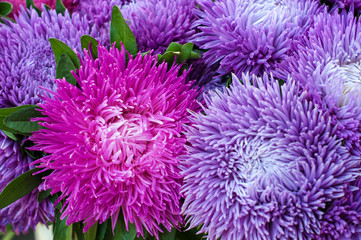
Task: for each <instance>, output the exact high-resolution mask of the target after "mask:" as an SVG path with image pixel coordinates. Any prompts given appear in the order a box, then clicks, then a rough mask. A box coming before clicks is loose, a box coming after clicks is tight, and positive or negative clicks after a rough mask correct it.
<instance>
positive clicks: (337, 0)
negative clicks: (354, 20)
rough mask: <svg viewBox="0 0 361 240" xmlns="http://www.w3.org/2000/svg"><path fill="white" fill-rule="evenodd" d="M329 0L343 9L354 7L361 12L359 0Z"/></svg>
mask: <svg viewBox="0 0 361 240" xmlns="http://www.w3.org/2000/svg"><path fill="white" fill-rule="evenodd" d="M328 2H330V3H333V4H335V6H337V7H339V8H341V9H345V8H349V7H352V8H353V9H354V10H355V11H356V12H361V2H360V1H359V0H328Z"/></svg>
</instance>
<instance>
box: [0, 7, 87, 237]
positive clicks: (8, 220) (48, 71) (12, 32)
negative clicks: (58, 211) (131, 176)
mask: <svg viewBox="0 0 361 240" xmlns="http://www.w3.org/2000/svg"><path fill="white" fill-rule="evenodd" d="M15 20H16V22H17V23H12V22H10V21H8V22H7V23H6V24H2V25H1V27H0V108H4V107H15V106H19V105H24V104H35V103H38V102H40V101H42V100H41V98H40V97H39V94H43V92H44V91H43V90H42V89H41V88H40V86H43V87H46V88H49V89H53V90H54V89H55V88H56V86H55V84H54V82H53V81H51V78H54V77H55V65H56V64H55V60H54V56H53V52H52V50H51V46H50V43H49V41H48V39H49V38H50V37H56V38H59V39H61V40H63V41H65V42H67V43H68V44H69V45H70V46H72V47H74V48H76V49H78V50H80V49H81V48H80V36H81V35H83V34H85V33H87V29H88V28H87V25H86V23H85V22H84V21H83V20H81V19H80V18H79V16H78V15H76V14H74V15H73V16H72V18H70V16H69V14H68V13H67V12H65V15H64V16H62V15H61V14H60V15H57V13H56V12H55V10H50V11H45V9H44V11H43V12H42V15H41V16H39V15H38V13H37V12H36V11H35V10H29V11H27V10H24V9H22V11H21V12H20V13H19V15H17V16H15ZM0 141H1V143H2V144H1V146H0V150H1V151H2V152H3V153H2V154H1V162H0V179H1V180H0V189H1V190H2V189H3V188H4V187H5V186H6V185H7V184H8V183H9V182H10V181H12V180H13V179H14V178H15V177H17V176H19V175H20V174H22V173H24V172H25V171H27V170H29V166H28V164H29V163H30V162H31V159H30V157H28V156H26V155H25V154H23V153H22V152H21V151H20V147H19V145H18V143H17V142H15V141H13V140H11V139H9V138H8V137H6V136H5V135H4V134H2V133H1V136H0ZM38 192H39V191H38V190H34V191H33V192H32V193H30V194H28V195H27V196H25V197H24V198H21V199H20V200H18V201H16V202H15V203H13V204H11V205H10V206H8V207H7V208H4V209H1V210H0V228H1V229H2V230H4V229H5V226H6V224H12V225H13V226H14V230H15V231H16V232H17V233H20V232H23V233H25V232H26V231H28V230H29V228H33V229H34V228H35V225H36V224H37V223H38V222H42V223H46V220H52V218H53V215H54V212H53V211H54V210H53V208H52V206H51V203H50V202H49V201H48V200H44V201H43V202H42V203H41V204H39V203H37V194H38Z"/></svg>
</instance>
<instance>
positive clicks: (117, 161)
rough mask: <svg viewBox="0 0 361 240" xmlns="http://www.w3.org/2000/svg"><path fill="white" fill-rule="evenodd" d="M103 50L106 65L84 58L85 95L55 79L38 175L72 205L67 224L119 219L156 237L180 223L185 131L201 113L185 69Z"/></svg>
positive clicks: (80, 78) (37, 137)
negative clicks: (44, 171) (193, 115)
mask: <svg viewBox="0 0 361 240" xmlns="http://www.w3.org/2000/svg"><path fill="white" fill-rule="evenodd" d="M126 54H127V52H126V51H125V50H124V47H122V49H121V51H119V50H118V49H117V48H115V47H112V48H111V49H110V50H109V51H108V50H106V48H105V47H99V49H98V56H99V58H98V59H96V60H94V59H92V58H91V57H89V56H88V55H87V54H85V59H84V61H82V66H81V67H80V69H79V70H78V72H77V74H76V75H75V77H76V79H77V82H78V83H79V86H80V87H79V88H77V87H76V86H74V85H71V84H69V83H68V82H66V81H65V80H64V79H63V80H56V82H57V85H58V88H57V91H55V92H54V93H53V96H54V98H49V97H45V102H44V103H42V104H39V106H40V107H41V108H42V113H43V115H45V116H46V117H44V118H41V120H42V121H43V122H42V123H40V124H41V125H42V126H44V127H45V128H46V129H42V130H40V131H38V132H35V133H34V134H33V136H32V137H31V139H32V140H33V141H34V142H35V143H36V144H37V145H36V146H35V149H37V150H42V151H44V152H45V153H47V154H48V155H47V156H45V157H43V158H42V159H40V160H38V161H37V163H40V166H39V168H43V169H51V170H53V172H52V173H51V174H50V175H48V176H47V177H44V179H45V183H44V184H45V186H46V187H47V188H50V189H52V193H57V192H60V193H61V196H60V198H59V199H58V201H60V200H61V199H64V200H65V204H64V209H63V210H64V211H63V214H62V218H65V217H67V223H68V224H70V223H74V222H78V221H83V222H85V223H87V224H86V226H85V228H84V231H86V230H87V229H89V228H90V227H91V226H92V225H93V224H94V223H95V222H96V221H99V222H100V223H102V222H104V221H105V220H106V219H108V218H109V217H111V218H112V221H113V227H114V224H115V223H116V220H117V218H118V215H119V213H120V212H122V213H123V215H124V220H125V222H126V223H128V221H130V222H132V223H135V225H136V229H137V231H138V233H141V234H142V233H143V226H144V227H145V229H146V230H147V231H148V232H149V233H150V234H151V235H155V236H157V234H158V230H160V228H159V226H161V225H163V226H164V227H165V228H166V229H168V230H170V228H171V227H172V225H175V226H177V225H178V224H179V223H180V222H181V221H182V218H181V215H180V205H179V204H180V202H179V201H180V197H181V195H180V186H181V182H182V179H181V175H180V170H179V167H178V162H179V160H178V155H180V154H183V153H184V146H183V145H184V144H185V141H186V140H185V137H184V135H182V134H181V131H182V129H183V127H182V126H183V125H184V124H187V123H188V122H189V120H188V118H187V115H188V114H189V113H188V109H189V110H190V111H197V109H199V105H198V104H197V103H196V101H195V98H196V96H197V91H196V90H195V89H191V88H190V87H191V85H192V83H188V84H185V81H186V73H187V72H184V73H183V74H181V75H180V76H178V73H179V67H176V66H172V67H171V68H170V70H169V71H167V64H166V63H162V64H160V65H159V66H157V59H156V57H155V56H151V55H145V56H144V57H142V55H141V54H138V55H137V56H136V57H135V58H134V59H133V58H132V57H131V56H129V62H128V63H126V60H125V59H126Z"/></svg>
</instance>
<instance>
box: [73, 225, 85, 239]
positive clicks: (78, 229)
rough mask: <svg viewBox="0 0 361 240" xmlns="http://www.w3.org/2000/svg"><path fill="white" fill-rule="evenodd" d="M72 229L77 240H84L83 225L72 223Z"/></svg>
mask: <svg viewBox="0 0 361 240" xmlns="http://www.w3.org/2000/svg"><path fill="white" fill-rule="evenodd" d="M73 229H74V232H75V234H76V236H77V238H78V240H85V238H84V233H83V224H82V223H81V222H77V223H73Z"/></svg>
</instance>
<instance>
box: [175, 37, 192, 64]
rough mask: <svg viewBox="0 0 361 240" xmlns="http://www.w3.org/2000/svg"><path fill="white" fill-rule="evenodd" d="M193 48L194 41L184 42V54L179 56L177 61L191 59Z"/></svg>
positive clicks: (182, 49) (182, 48)
mask: <svg viewBox="0 0 361 240" xmlns="http://www.w3.org/2000/svg"><path fill="white" fill-rule="evenodd" d="M192 50H193V43H191V42H189V43H186V44H184V45H183V46H182V47H181V52H182V54H181V55H180V56H179V58H177V63H182V62H184V61H187V60H188V59H190V58H191V54H192Z"/></svg>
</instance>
